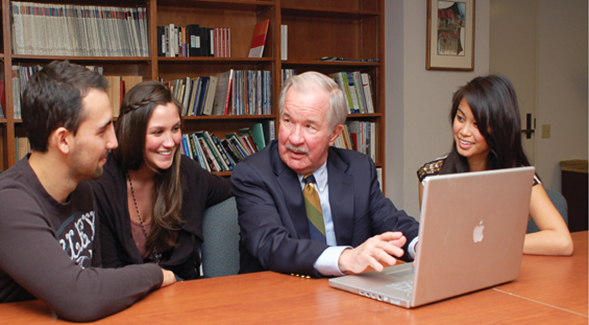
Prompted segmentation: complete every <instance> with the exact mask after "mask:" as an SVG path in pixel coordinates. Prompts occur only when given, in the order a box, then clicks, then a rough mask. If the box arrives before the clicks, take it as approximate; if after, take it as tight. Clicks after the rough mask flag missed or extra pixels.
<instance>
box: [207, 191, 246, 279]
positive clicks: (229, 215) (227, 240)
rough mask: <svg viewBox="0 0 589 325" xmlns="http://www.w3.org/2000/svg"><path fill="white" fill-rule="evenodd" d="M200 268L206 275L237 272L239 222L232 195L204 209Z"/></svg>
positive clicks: (216, 275)
mask: <svg viewBox="0 0 589 325" xmlns="http://www.w3.org/2000/svg"><path fill="white" fill-rule="evenodd" d="M202 231H203V240H204V241H203V245H202V247H201V253H202V268H203V273H204V275H205V276H207V277H218V276H225V275H234V274H237V272H238V271H239V224H238V223H237V206H236V204H235V198H233V197H232V198H229V199H227V200H225V201H223V202H220V203H218V204H216V205H214V206H212V207H209V208H207V209H206V210H205V214H204V220H203V230H202Z"/></svg>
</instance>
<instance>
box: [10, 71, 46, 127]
mask: <svg viewBox="0 0 589 325" xmlns="http://www.w3.org/2000/svg"><path fill="white" fill-rule="evenodd" d="M41 69H43V67H41V66H40V65H35V66H20V65H13V66H12V98H13V102H14V103H13V104H14V105H13V113H14V118H15V119H20V118H22V113H21V96H22V92H23V91H24V89H25V86H26V84H27V82H29V80H30V79H31V76H32V75H33V74H35V72H37V71H39V70H41Z"/></svg>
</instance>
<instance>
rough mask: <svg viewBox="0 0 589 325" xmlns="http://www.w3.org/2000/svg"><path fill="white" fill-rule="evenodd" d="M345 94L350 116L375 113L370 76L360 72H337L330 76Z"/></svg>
mask: <svg viewBox="0 0 589 325" xmlns="http://www.w3.org/2000/svg"><path fill="white" fill-rule="evenodd" d="M329 76H330V77H331V78H333V79H334V80H335V82H336V83H337V84H338V86H339V88H340V89H341V90H342V92H343V93H344V97H345V99H346V106H347V108H348V114H368V113H374V104H373V96H372V87H371V86H370V84H369V82H370V75H369V74H367V73H361V72H359V71H352V72H335V73H332V74H330V75H329Z"/></svg>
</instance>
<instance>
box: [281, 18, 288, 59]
mask: <svg viewBox="0 0 589 325" xmlns="http://www.w3.org/2000/svg"><path fill="white" fill-rule="evenodd" d="M280 59H281V60H282V61H286V60H288V25H280Z"/></svg>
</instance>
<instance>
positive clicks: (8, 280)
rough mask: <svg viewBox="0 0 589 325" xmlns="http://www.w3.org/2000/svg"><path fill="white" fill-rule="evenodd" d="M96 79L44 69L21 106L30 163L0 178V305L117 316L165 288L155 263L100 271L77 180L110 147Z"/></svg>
mask: <svg viewBox="0 0 589 325" xmlns="http://www.w3.org/2000/svg"><path fill="white" fill-rule="evenodd" d="M107 87H108V84H107V82H106V80H105V79H104V77H102V76H101V75H99V74H97V73H95V72H92V71H90V70H88V69H86V68H84V67H81V66H78V65H74V64H70V63H69V62H68V61H65V62H52V63H51V64H49V65H48V66H47V67H45V68H44V69H43V70H41V71H39V72H38V73H36V74H35V75H33V76H32V77H31V79H30V81H29V83H28V84H27V87H26V89H25V92H24V94H23V98H22V116H23V126H24V128H25V130H26V132H27V136H28V138H29V142H30V144H31V149H32V150H33V151H32V153H31V154H29V155H27V156H26V157H25V158H23V159H22V160H20V161H19V162H18V163H17V164H16V165H15V166H13V167H12V168H10V169H9V170H7V171H6V172H4V173H2V174H0V302H11V301H20V300H26V299H33V298H35V297H36V298H39V299H40V300H42V301H43V302H45V303H46V304H47V305H49V307H51V309H53V310H54V311H55V313H56V314H57V315H58V316H60V317H63V318H66V319H68V320H73V321H91V320H96V319H98V318H102V317H105V316H108V315H110V314H113V313H115V312H118V311H120V310H122V309H124V308H127V307H128V306H130V305H131V304H133V303H134V302H135V301H137V300H138V299H140V298H141V297H143V296H144V295H146V294H147V293H148V292H150V291H151V290H154V289H157V288H159V287H161V286H166V285H169V284H172V283H174V281H175V279H174V274H173V273H172V272H170V271H167V270H162V269H161V268H160V267H159V266H157V265H155V264H143V265H132V266H127V267H124V268H120V269H101V268H100V251H99V247H100V246H99V241H98V237H97V234H98V227H99V225H98V217H97V216H96V213H95V205H94V201H93V195H92V191H91V189H90V187H89V185H88V184H87V183H86V182H82V181H84V180H90V179H96V178H98V177H100V176H101V175H102V168H103V166H104V164H105V163H106V157H107V154H108V152H109V151H110V150H111V149H114V148H116V147H117V145H118V143H117V139H116V137H115V134H114V130H113V125H112V109H111V105H110V102H109V99H108V96H107V94H106V88H107Z"/></svg>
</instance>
